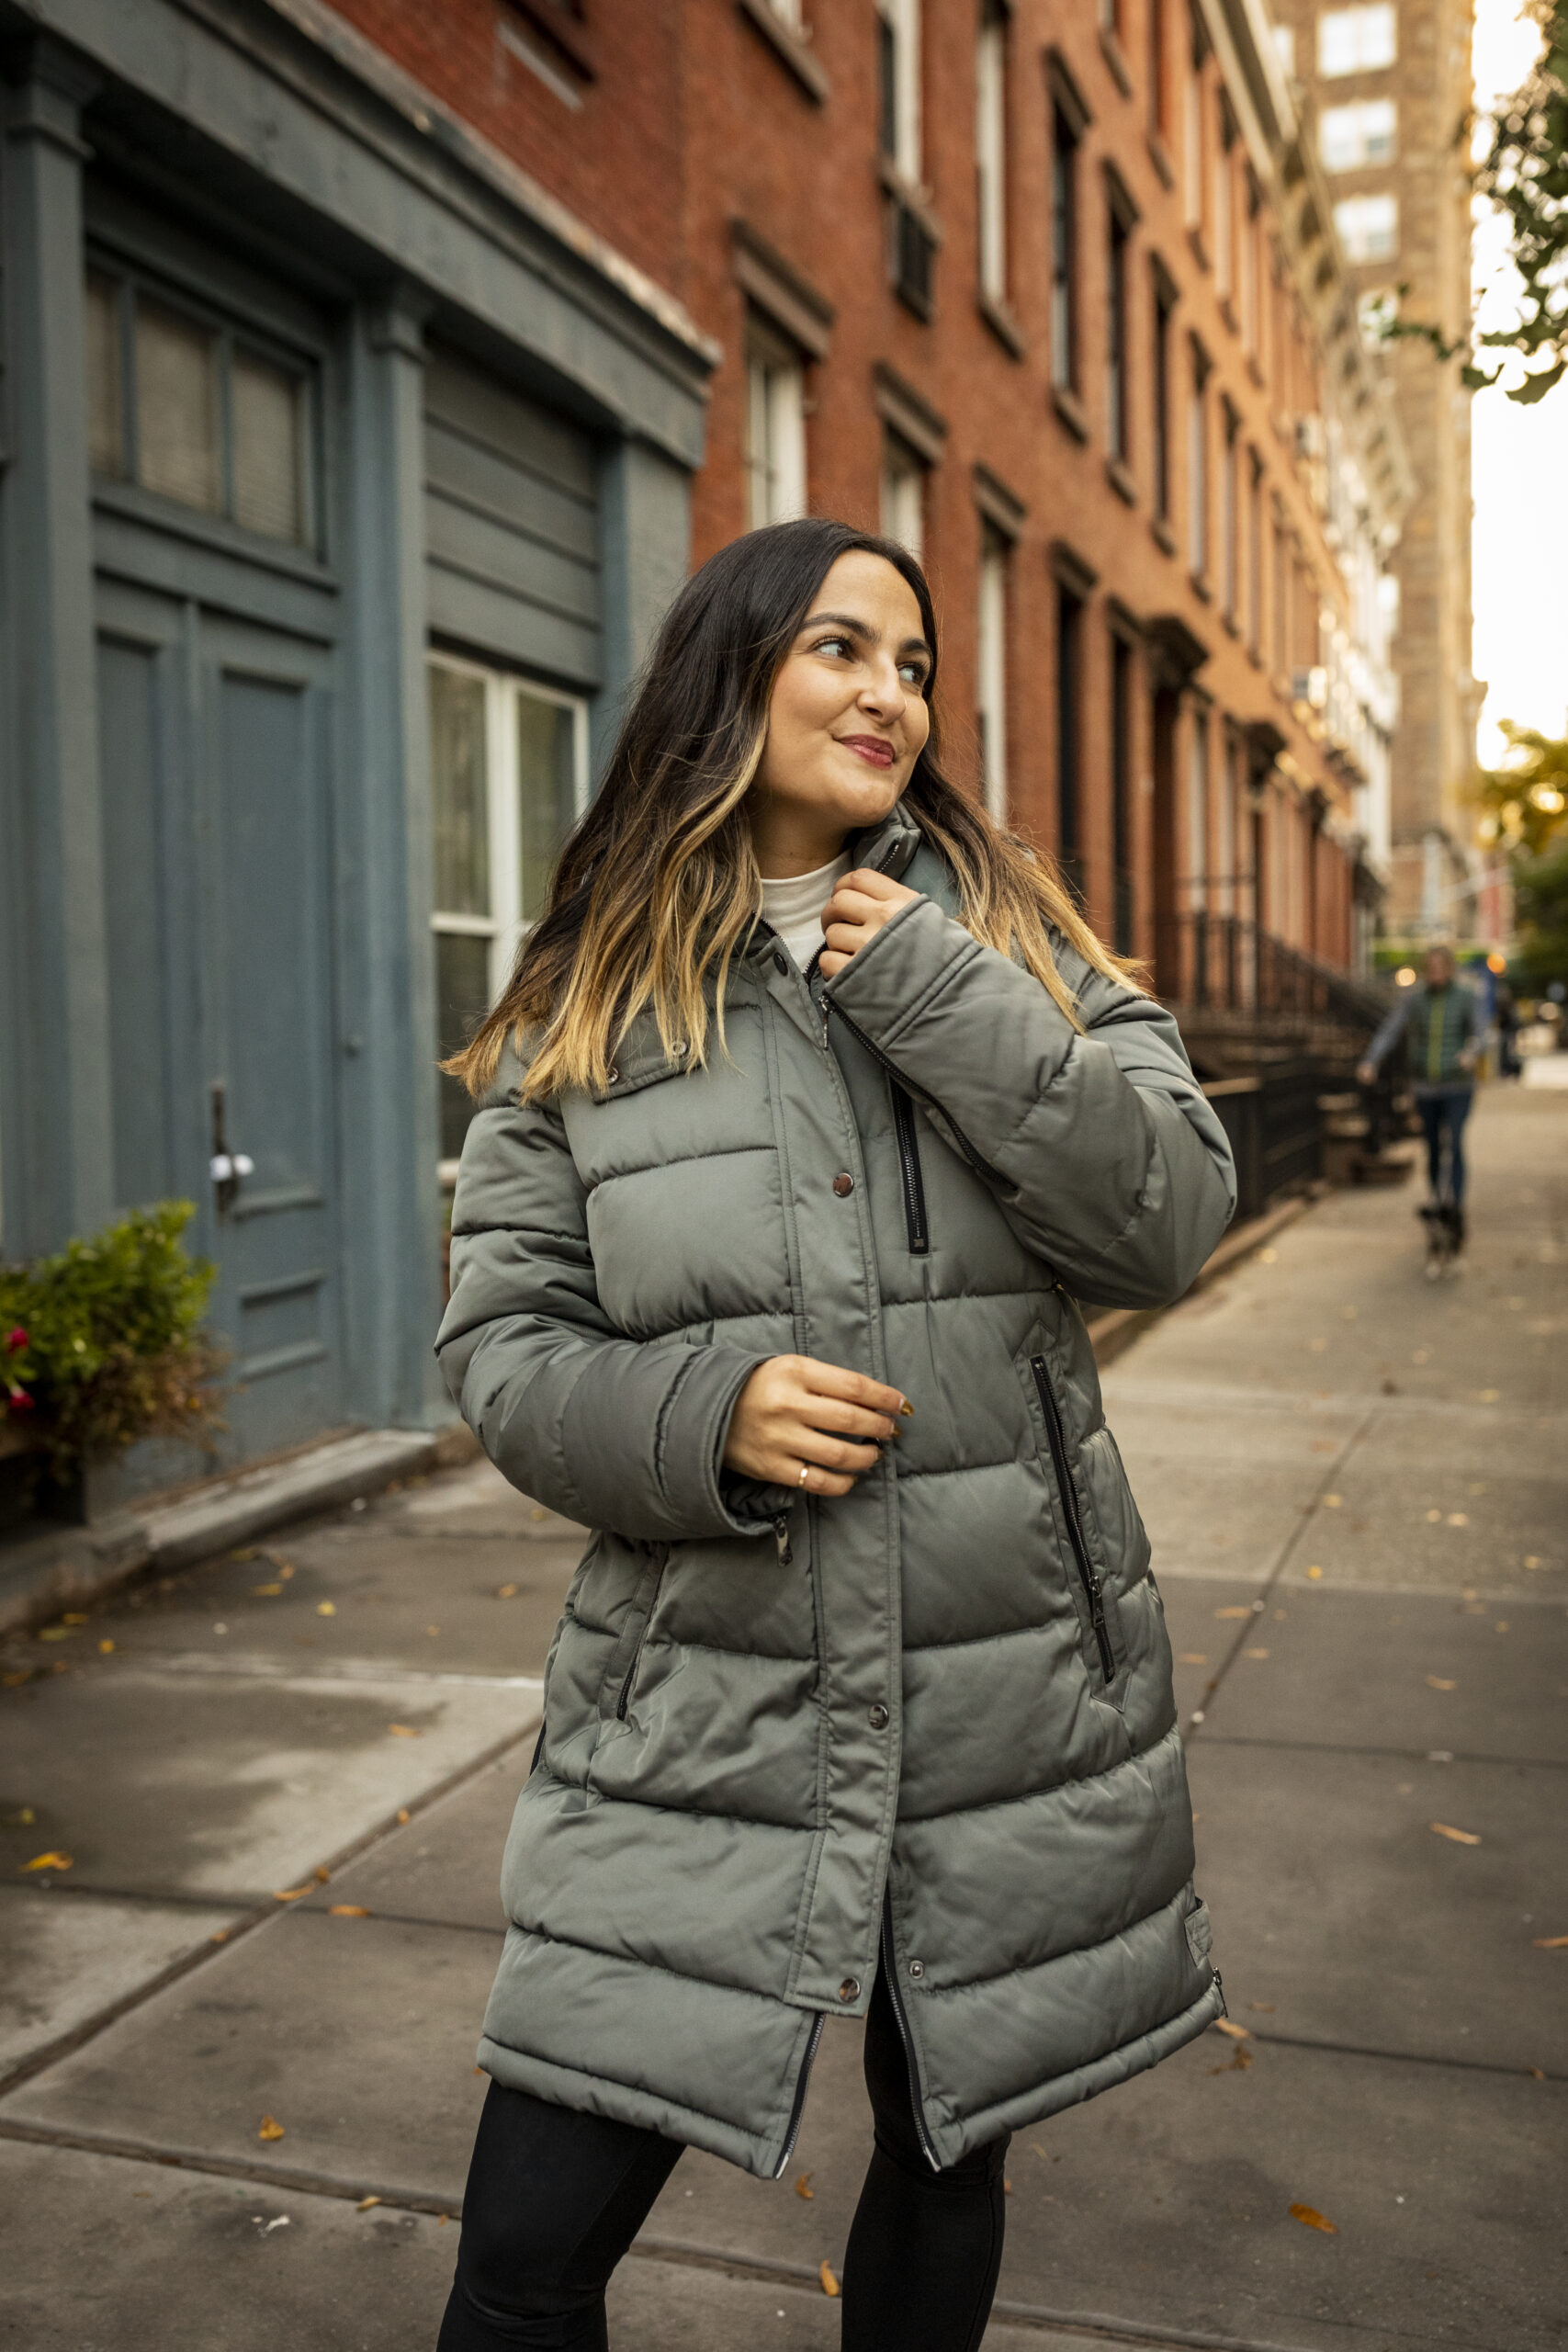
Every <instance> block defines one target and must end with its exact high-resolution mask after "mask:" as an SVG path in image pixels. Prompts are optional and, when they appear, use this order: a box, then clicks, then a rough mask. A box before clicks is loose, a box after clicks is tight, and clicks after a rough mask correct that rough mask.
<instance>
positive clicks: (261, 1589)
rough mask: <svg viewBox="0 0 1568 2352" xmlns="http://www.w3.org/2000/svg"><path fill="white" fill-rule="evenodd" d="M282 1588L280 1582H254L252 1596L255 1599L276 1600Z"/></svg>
mask: <svg viewBox="0 0 1568 2352" xmlns="http://www.w3.org/2000/svg"><path fill="white" fill-rule="evenodd" d="M282 1590H283V1587H282V1586H281V1585H280V1584H254V1585H252V1587H251V1598H252V1600H276V1599H277V1596H278V1594H279V1593H280V1592H281V1591H282Z"/></svg>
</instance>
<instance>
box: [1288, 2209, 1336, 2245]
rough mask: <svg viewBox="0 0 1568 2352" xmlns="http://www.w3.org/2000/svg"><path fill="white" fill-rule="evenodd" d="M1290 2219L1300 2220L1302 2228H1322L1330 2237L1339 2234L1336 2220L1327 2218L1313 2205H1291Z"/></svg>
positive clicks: (1293, 2220)
mask: <svg viewBox="0 0 1568 2352" xmlns="http://www.w3.org/2000/svg"><path fill="white" fill-rule="evenodd" d="M1291 2219H1292V2222H1301V2224H1302V2226H1303V2229H1308V2230H1323V2231H1324V2232H1325V2233H1326V2234H1327V2235H1328V2236H1329V2237H1331V2238H1337V2236H1338V2234H1339V2224H1338V2222H1331V2221H1329V2220H1327V2218H1326V2217H1325V2215H1324V2214H1322V2213H1320V2212H1319V2211H1318V2210H1317V2208H1316V2206H1315V2205H1292V2208H1291Z"/></svg>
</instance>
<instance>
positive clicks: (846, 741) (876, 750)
mask: <svg viewBox="0 0 1568 2352" xmlns="http://www.w3.org/2000/svg"><path fill="white" fill-rule="evenodd" d="M839 741H840V743H841V744H842V745H843V747H844V749H845V751H846V752H859V753H860V755H861V758H862V759H863V760H868V761H869V762H870V763H871V765H872V766H873V767H874V768H890V767H891V766H892V764H893V746H892V744H891V743H888V742H886V741H884V740H883V738H882V737H881V736H880V735H840V738H839Z"/></svg>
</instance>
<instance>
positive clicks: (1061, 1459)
mask: <svg viewBox="0 0 1568 2352" xmlns="http://www.w3.org/2000/svg"><path fill="white" fill-rule="evenodd" d="M1029 1369H1030V1371H1031V1372H1032V1374H1033V1375H1034V1385H1035V1389H1036V1391H1037V1393H1038V1395H1039V1397H1040V1409H1041V1411H1042V1413H1043V1415H1044V1417H1045V1435H1046V1437H1047V1439H1048V1440H1049V1442H1050V1447H1051V1462H1052V1466H1053V1467H1054V1469H1055V1473H1056V1487H1057V1490H1058V1492H1059V1493H1060V1495H1061V1498H1062V1513H1063V1516H1064V1518H1065V1519H1066V1522H1067V1542H1068V1544H1069V1546H1070V1547H1071V1550H1072V1555H1073V1565H1074V1566H1075V1567H1076V1568H1077V1574H1078V1582H1079V1583H1080V1584H1081V1585H1082V1587H1083V1592H1084V1599H1085V1600H1087V1601H1088V1603H1089V1625H1090V1627H1091V1629H1092V1631H1093V1634H1094V1641H1095V1647H1096V1648H1097V1649H1098V1651H1099V1653H1100V1672H1101V1673H1102V1674H1103V1675H1104V1677H1105V1679H1106V1681H1107V1682H1108V1683H1109V1682H1114V1680H1115V1679H1116V1660H1115V1657H1114V1656H1113V1655H1112V1652H1111V1632H1110V1628H1109V1627H1108V1626H1107V1624H1106V1622H1105V1593H1104V1589H1103V1588H1102V1586H1101V1584H1100V1574H1099V1571H1098V1569H1097V1568H1096V1567H1095V1565H1094V1562H1093V1561H1092V1560H1091V1559H1090V1558H1089V1545H1088V1544H1086V1543H1085V1541H1084V1532H1083V1521H1082V1519H1081V1518H1080V1516H1079V1513H1078V1490H1077V1487H1076V1486H1075V1485H1074V1484H1073V1473H1072V1465H1071V1464H1070V1463H1069V1462H1068V1460H1067V1433H1066V1430H1065V1428H1064V1427H1063V1425H1062V1416H1061V1411H1060V1408H1058V1406H1057V1403H1056V1392H1055V1389H1054V1388H1053V1387H1052V1385H1051V1374H1050V1370H1049V1368H1048V1366H1047V1364H1046V1362H1045V1359H1044V1357H1043V1356H1031V1357H1030V1359H1029Z"/></svg>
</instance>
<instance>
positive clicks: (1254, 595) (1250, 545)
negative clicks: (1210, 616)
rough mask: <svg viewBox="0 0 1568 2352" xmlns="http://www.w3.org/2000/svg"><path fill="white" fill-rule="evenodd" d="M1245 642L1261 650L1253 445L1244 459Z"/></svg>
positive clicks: (1257, 462) (1257, 461) (1259, 509)
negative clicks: (1245, 492)
mask: <svg viewBox="0 0 1568 2352" xmlns="http://www.w3.org/2000/svg"><path fill="white" fill-rule="evenodd" d="M1247 649H1248V650H1249V651H1250V652H1252V653H1254V654H1257V655H1261V653H1262V651H1263V460H1262V458H1260V457H1259V456H1258V452H1257V450H1256V449H1253V450H1250V451H1249V452H1248V454H1247Z"/></svg>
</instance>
